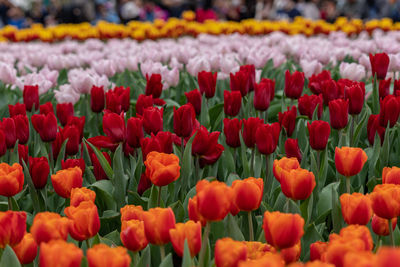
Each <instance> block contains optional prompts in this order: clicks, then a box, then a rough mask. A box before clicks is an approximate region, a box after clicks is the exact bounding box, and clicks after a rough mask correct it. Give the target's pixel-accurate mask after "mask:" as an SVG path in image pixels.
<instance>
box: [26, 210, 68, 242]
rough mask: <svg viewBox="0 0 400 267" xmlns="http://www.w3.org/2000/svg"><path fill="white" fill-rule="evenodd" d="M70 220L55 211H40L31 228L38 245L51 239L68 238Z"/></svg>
mask: <svg viewBox="0 0 400 267" xmlns="http://www.w3.org/2000/svg"><path fill="white" fill-rule="evenodd" d="M70 223H71V222H70V220H69V219H68V218H65V217H61V216H60V214H58V213H54V212H40V213H38V214H36V215H35V218H33V224H32V227H31V229H30V231H31V233H32V235H33V237H34V238H35V241H36V243H37V244H38V245H40V244H41V243H47V242H49V241H50V240H55V239H62V240H67V237H68V228H69V225H70Z"/></svg>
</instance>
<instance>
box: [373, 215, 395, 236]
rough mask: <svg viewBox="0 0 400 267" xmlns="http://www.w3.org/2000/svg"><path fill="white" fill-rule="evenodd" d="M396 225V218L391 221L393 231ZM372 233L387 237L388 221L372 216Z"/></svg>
mask: <svg viewBox="0 0 400 267" xmlns="http://www.w3.org/2000/svg"><path fill="white" fill-rule="evenodd" d="M396 225H397V218H393V219H392V229H393V230H394V229H395V228H396ZM371 227H372V231H374V233H375V234H377V235H381V236H387V235H389V221H388V220H387V219H384V218H381V217H378V216H376V215H375V214H374V216H372V222H371Z"/></svg>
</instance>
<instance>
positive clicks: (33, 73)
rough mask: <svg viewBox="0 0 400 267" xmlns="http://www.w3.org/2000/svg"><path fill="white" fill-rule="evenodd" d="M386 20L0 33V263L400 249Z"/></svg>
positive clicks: (299, 261)
mask: <svg viewBox="0 0 400 267" xmlns="http://www.w3.org/2000/svg"><path fill="white" fill-rule="evenodd" d="M398 38H399V35H398V34H397V33H396V32H388V33H382V32H374V34H373V35H372V38H367V37H366V36H361V35H360V36H359V37H358V38H356V39H350V38H348V37H346V36H345V35H344V34H342V33H334V34H331V35H330V36H329V37H326V38H322V37H310V38H306V37H304V36H300V35H298V36H287V35H284V34H282V33H273V34H271V35H267V36H262V37H251V36H247V35H230V36H217V37H216V36H209V35H201V36H199V37H198V38H189V37H185V38H182V39H178V40H176V41H171V40H160V41H157V42H155V41H146V42H143V43H137V42H136V41H133V40H111V41H108V42H101V41H98V40H88V41H85V42H82V43H79V42H76V41H66V42H61V43H54V44H44V43H32V44H20V43H16V44H11V43H7V44H1V45H0V49H1V50H2V52H3V53H2V54H1V55H0V59H1V60H2V62H1V63H0V80H1V82H2V83H1V85H0V92H1V98H0V116H1V118H2V119H1V122H0V156H1V162H2V163H0V210H2V211H1V212H0V254H1V258H0V266H21V265H22V264H26V265H28V266H37V265H39V266H159V265H161V266H185V267H187V266H201V267H204V266H214V265H215V266H217V267H221V266H242V267H243V266H285V265H289V264H291V265H290V266H338V267H341V266H358V265H356V263H360V266H389V265H388V264H394V265H397V264H400V250H398V249H396V248H393V247H395V246H396V245H400V230H399V227H398V226H397V217H398V216H399V215H400V171H399V170H400V169H399V168H398V167H396V166H399V165H400V159H399V155H400V151H399V148H400V143H399V142H400V136H399V135H400V127H399V124H398V123H397V122H398V120H399V114H400V100H399V97H400V93H399V92H400V80H396V74H397V72H398V71H399V70H400V58H399V55H400V46H399V45H398V44H397V43H396V42H397V40H398ZM388 43H389V44H391V45H390V46H389V45H388ZM44 51H45V52H44ZM389 226H390V227H389ZM363 264H365V265H363Z"/></svg>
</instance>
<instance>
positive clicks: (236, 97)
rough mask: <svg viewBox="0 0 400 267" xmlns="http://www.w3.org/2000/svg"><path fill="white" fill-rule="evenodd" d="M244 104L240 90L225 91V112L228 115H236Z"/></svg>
mask: <svg viewBox="0 0 400 267" xmlns="http://www.w3.org/2000/svg"><path fill="white" fill-rule="evenodd" d="M241 105H242V95H241V94H240V92H238V91H232V92H229V91H226V90H225V91H224V112H225V115H227V116H232V117H235V116H236V115H237V114H239V111H240V107H241Z"/></svg>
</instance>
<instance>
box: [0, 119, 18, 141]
mask: <svg viewBox="0 0 400 267" xmlns="http://www.w3.org/2000/svg"><path fill="white" fill-rule="evenodd" d="M0 129H1V130H3V133H4V135H5V138H6V145H7V148H13V147H14V146H15V142H16V141H17V135H16V129H15V122H14V120H13V119H12V118H3V121H2V122H1V123H0Z"/></svg>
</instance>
